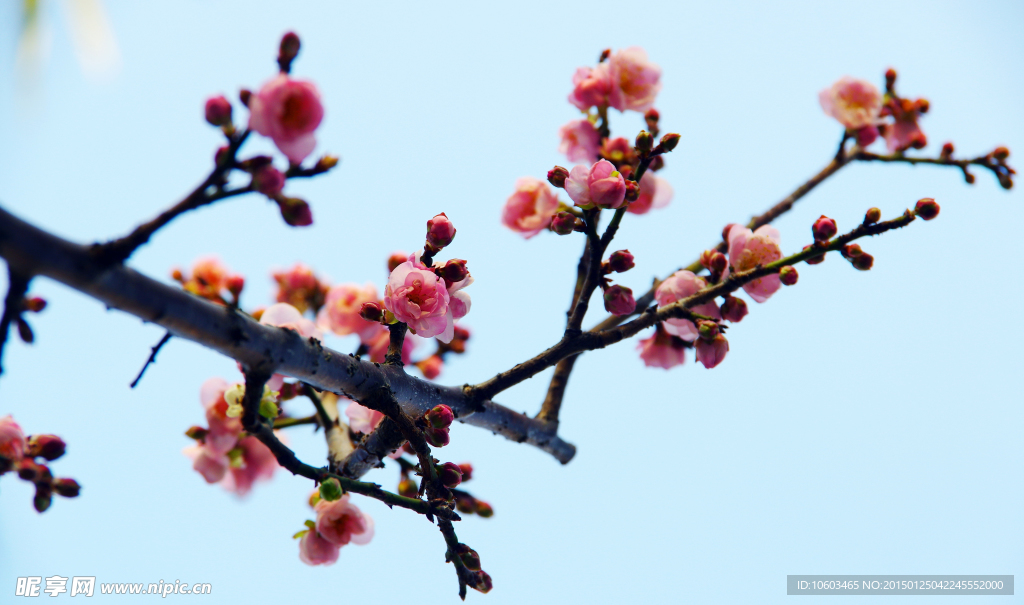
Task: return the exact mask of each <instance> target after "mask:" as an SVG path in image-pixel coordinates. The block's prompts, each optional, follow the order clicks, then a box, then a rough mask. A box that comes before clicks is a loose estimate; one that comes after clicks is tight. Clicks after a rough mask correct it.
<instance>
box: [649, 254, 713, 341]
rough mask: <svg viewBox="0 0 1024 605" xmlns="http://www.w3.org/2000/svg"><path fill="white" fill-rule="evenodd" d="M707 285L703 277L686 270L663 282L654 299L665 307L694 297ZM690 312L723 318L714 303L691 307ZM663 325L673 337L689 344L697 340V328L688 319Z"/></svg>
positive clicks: (655, 292) (679, 319) (668, 320)
mask: <svg viewBox="0 0 1024 605" xmlns="http://www.w3.org/2000/svg"><path fill="white" fill-rule="evenodd" d="M707 285H708V284H707V282H706V281H705V280H704V278H703V277H698V276H697V275H694V274H693V272H692V271H687V270H685V269H684V270H682V271H676V272H675V273H673V274H672V276H671V277H669V278H668V279H666V280H665V281H663V282H661V284H660V285H659V286H658V288H657V290H655V291H654V298H655V300H657V301H658V306H660V307H664V306H666V305H670V304H672V303H674V302H676V301H678V300H682V299H684V298H688V297H690V296H693V295H694V294H696V293H697V292H699V291H701V290H703V289H704V288H706V287H707ZM690 310H691V311H693V312H694V313H698V314H700V315H704V316H707V317H712V318H714V319H721V318H722V315H721V312H720V311H719V309H718V305H716V304H715V303H714V302H706V303H704V304H702V305H697V306H695V307H691V308H690ZM663 325H664V327H665V331H666V332H668V333H669V334H671V335H673V336H678V337H679V338H682V339H683V340H685V341H687V342H693V341H694V339H695V338H697V326H695V325H693V322H692V321H690V320H688V319H681V318H673V319H667V320H665V322H664V324H663Z"/></svg>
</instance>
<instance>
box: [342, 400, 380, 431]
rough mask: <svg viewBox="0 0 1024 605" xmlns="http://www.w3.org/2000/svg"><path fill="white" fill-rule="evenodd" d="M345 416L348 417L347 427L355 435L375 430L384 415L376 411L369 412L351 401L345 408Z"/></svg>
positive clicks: (366, 408) (368, 409)
mask: <svg viewBox="0 0 1024 605" xmlns="http://www.w3.org/2000/svg"><path fill="white" fill-rule="evenodd" d="M345 415H346V416H348V426H349V428H351V429H352V431H353V432H356V433H364V434H366V433H370V432H372V431H373V429H375V428H377V425H378V424H380V421H381V420H384V414H382V413H380V412H378V411H377V410H371V409H370V408H368V407H364V406H361V405H359V404H358V403H356V402H355V401H353V402H352V403H350V404H349V405H348V407H347V408H345Z"/></svg>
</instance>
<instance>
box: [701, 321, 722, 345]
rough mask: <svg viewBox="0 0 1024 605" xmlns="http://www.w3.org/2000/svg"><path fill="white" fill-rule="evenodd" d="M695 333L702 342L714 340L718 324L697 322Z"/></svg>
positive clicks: (717, 331) (717, 332)
mask: <svg viewBox="0 0 1024 605" xmlns="http://www.w3.org/2000/svg"><path fill="white" fill-rule="evenodd" d="M697 333H698V334H699V335H700V337H701V338H703V339H704V340H714V339H715V337H716V336H718V334H719V330H718V324H716V323H715V322H713V321H708V320H706V319H702V320H700V321H698V322H697Z"/></svg>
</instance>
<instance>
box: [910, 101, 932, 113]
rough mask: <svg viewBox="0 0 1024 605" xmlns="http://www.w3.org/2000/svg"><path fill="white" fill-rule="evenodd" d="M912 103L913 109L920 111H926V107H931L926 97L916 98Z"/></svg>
mask: <svg viewBox="0 0 1024 605" xmlns="http://www.w3.org/2000/svg"><path fill="white" fill-rule="evenodd" d="M914 105H915V109H917V111H918V112H920V113H928V109H929V108H930V107H931V103H929V102H928V99H918V100H917V102H916V103H915V104H914Z"/></svg>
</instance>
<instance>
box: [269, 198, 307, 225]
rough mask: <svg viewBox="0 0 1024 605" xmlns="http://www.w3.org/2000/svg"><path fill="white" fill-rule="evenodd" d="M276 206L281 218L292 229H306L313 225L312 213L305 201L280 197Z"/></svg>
mask: <svg viewBox="0 0 1024 605" xmlns="http://www.w3.org/2000/svg"><path fill="white" fill-rule="evenodd" d="M276 201H277V206H278V208H280V210H281V218H283V219H284V222H286V223H288V224H289V225H291V226H292V227H306V226H309V225H312V224H313V211H312V210H310V209H309V204H307V203H306V202H305V200H301V199H299V198H297V197H280V198H278V199H277V200H276Z"/></svg>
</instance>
